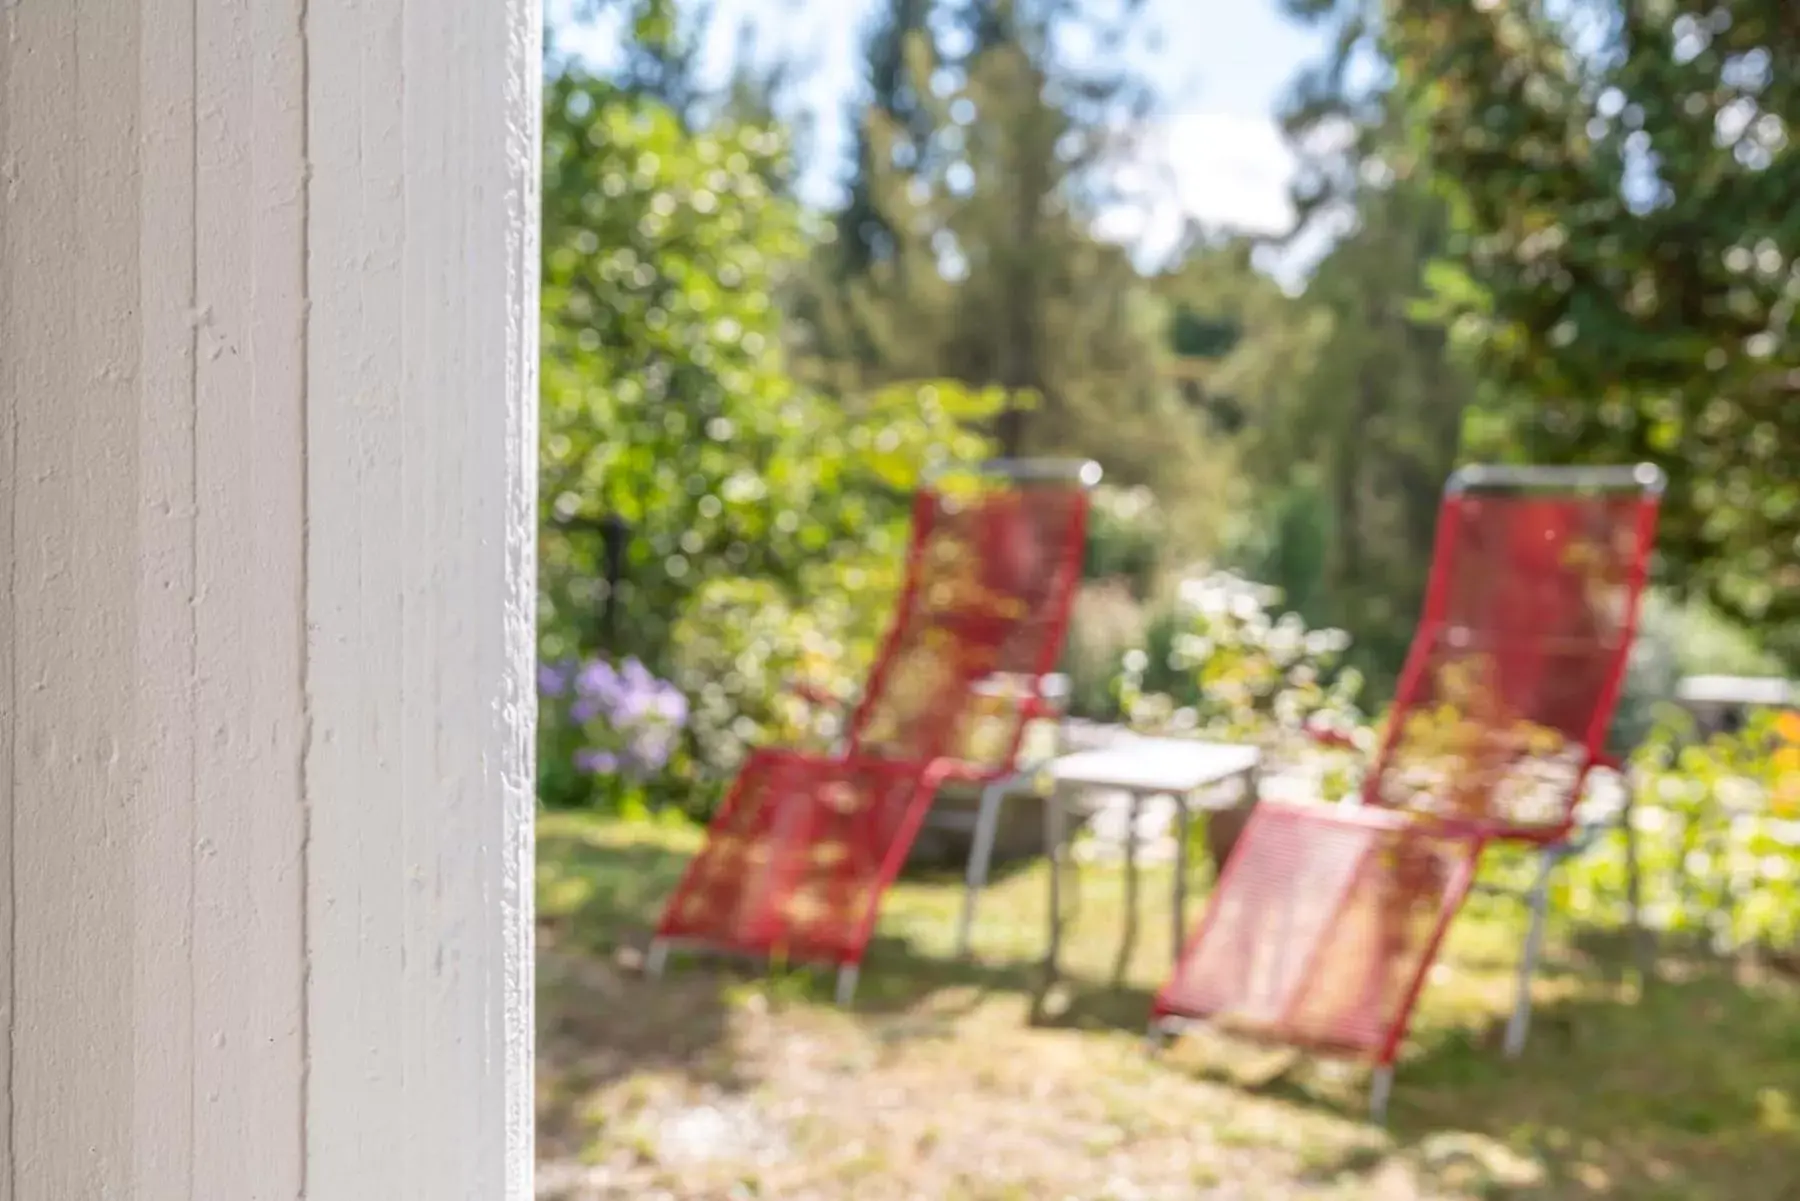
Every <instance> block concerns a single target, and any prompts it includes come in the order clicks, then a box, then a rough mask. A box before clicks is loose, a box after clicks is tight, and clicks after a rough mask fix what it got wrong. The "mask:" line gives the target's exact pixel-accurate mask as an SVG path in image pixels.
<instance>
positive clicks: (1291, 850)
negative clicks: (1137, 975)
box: [1154, 801, 1481, 1057]
mask: <svg viewBox="0 0 1800 1201" xmlns="http://www.w3.org/2000/svg"><path fill="white" fill-rule="evenodd" d="M1480 849H1481V842H1480V839H1479V838H1478V837H1475V836H1471V835H1467V834H1456V833H1451V832H1447V831H1442V830H1433V829H1421V828H1420V827H1419V826H1417V824H1416V823H1415V822H1414V821H1413V820H1412V819H1411V818H1409V817H1407V816H1406V815H1404V814H1397V813H1391V812H1384V811H1382V810H1377V809H1367V808H1342V807H1340V808H1325V807H1323V806H1317V805H1293V804H1282V803H1278V802H1273V801H1265V802H1263V803H1262V804H1260V805H1258V806H1257V808H1256V811H1255V813H1254V815H1253V817H1252V819H1251V821H1250V823H1249V824H1248V826H1247V827H1246V828H1245V830H1244V833H1243V836H1242V837H1241V838H1240V839H1239V841H1238V844H1237V847H1236V848H1235V849H1234V850H1233V852H1232V855H1231V859H1230V860H1229V861H1228V862H1227V864H1226V868H1225V874H1224V876H1223V878H1222V879H1221V880H1220V882H1219V887H1218V889H1217V891H1216V893H1215V894H1214V897H1213V900H1212V903H1211V905H1210V906H1209V908H1208V910H1207V913H1206V917H1205V919H1204V921H1203V924H1202V925H1201V928H1200V930H1199V931H1198V932H1197V934H1196V936H1195V938H1194V940H1193V941H1192V942H1191V943H1190V944H1189V946H1188V948H1187V950H1186V951H1185V953H1184V954H1183V956H1182V958H1181V962H1180V963H1179V964H1177V965H1176V968H1175V972H1174V974H1173V976H1172V977H1171V978H1170V980H1169V981H1168V983H1167V984H1165V985H1164V986H1163V988H1162V990H1161V991H1160V992H1159V993H1158V994H1157V997H1156V1002H1155V1009H1154V1013H1155V1016H1156V1017H1157V1018H1166V1017H1170V1016H1181V1017H1203V1018H1205V1019H1207V1020H1209V1021H1211V1022H1213V1023H1214V1024H1215V1025H1217V1026H1219V1027H1220V1028H1222V1029H1226V1030H1229V1031H1231V1032H1233V1033H1236V1034H1242V1035H1248V1036H1250V1037H1254V1038H1261V1039H1268V1040H1271V1041H1277V1042H1282V1043H1286V1044H1290V1045H1295V1046H1303V1047H1310V1048H1313V1049H1316V1050H1320V1051H1326V1052H1330V1053H1335V1054H1352V1055H1370V1056H1376V1057H1385V1056H1386V1055H1388V1054H1390V1053H1391V1050H1392V1044H1393V1043H1394V1042H1397V1040H1398V1038H1399V1036H1400V1033H1401V1031H1402V1030H1403V1029H1404V1025H1405V1020H1406V1015H1407V1012H1408V1011H1409V1010H1410V1008H1411V1006H1412V999H1413V995H1414V992H1415V990H1416V989H1417V987H1418V983H1419V981H1420V980H1422V979H1423V975H1424V972H1425V969H1426V968H1427V967H1428V966H1429V964H1430V961H1431V958H1432V956H1433V955H1434V954H1435V953H1436V949H1437V944H1438V941H1439V939H1441V938H1442V936H1443V932H1444V929H1445V927H1446V925H1447V924H1448V922H1449V920H1450V917H1451V916H1452V915H1453V914H1454V913H1455V911H1456V908H1457V906H1458V905H1460V904H1461V903H1462V899H1463V897H1464V895H1466V893H1467V891H1468V887H1469V882H1470V880H1471V879H1472V878H1473V875H1474V870H1475V864H1476V860H1477V857H1478V856H1479V854H1480Z"/></svg>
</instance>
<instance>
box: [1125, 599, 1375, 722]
mask: <svg viewBox="0 0 1800 1201" xmlns="http://www.w3.org/2000/svg"><path fill="white" fill-rule="evenodd" d="M1281 600H1282V596H1281V592H1280V590H1279V589H1276V588H1271V587H1269V586H1267V585H1265V584H1259V583H1257V582H1255V581H1253V580H1248V579H1245V578H1244V577H1242V576H1240V575H1237V574H1235V573H1232V572H1227V571H1215V572H1212V573H1210V574H1207V575H1205V576H1201V577H1198V578H1194V579H1189V580H1186V581H1184V582H1183V583H1182V584H1181V586H1180V588H1179V590H1178V593H1177V598H1176V602H1177V613H1176V620H1177V622H1178V628H1177V632H1176V633H1175V635H1174V637H1173V639H1172V640H1171V641H1170V643H1169V650H1168V662H1167V663H1166V665H1153V664H1152V663H1151V660H1150V655H1149V653H1148V652H1147V651H1145V650H1142V649H1138V650H1133V651H1131V652H1129V653H1127V654H1126V655H1125V656H1124V659H1123V662H1122V664H1121V667H1122V671H1121V674H1120V679H1119V681H1118V688H1119V695H1120V699H1121V701H1122V702H1123V703H1124V706H1125V711H1126V714H1127V716H1128V717H1129V718H1130V720H1131V722H1132V724H1133V725H1136V726H1138V727H1140V728H1146V727H1147V728H1153V729H1160V730H1163V731H1166V732H1170V733H1183V732H1207V733H1212V734H1221V735H1230V736H1235V737H1243V736H1249V735H1255V734H1258V733H1267V732H1270V729H1271V727H1273V729H1274V730H1275V731H1289V732H1297V731H1299V730H1300V729H1302V728H1303V727H1305V726H1308V725H1311V724H1318V723H1322V724H1325V725H1328V726H1332V727H1339V726H1341V727H1342V728H1344V729H1346V730H1354V729H1356V728H1357V727H1358V726H1360V724H1361V715H1360V714H1359V713H1358V712H1357V709H1356V705H1355V699H1356V694H1357V692H1358V691H1359V690H1360V689H1361V686H1362V678H1361V676H1360V674H1359V673H1357V672H1356V671H1355V670H1354V669H1351V668H1345V667H1341V666H1340V661H1341V656H1342V655H1343V652H1344V651H1345V650H1347V649H1348V648H1349V646H1350V636H1349V634H1347V633H1346V632H1345V631H1343V630H1339V629H1331V628H1322V629H1308V628H1307V625H1306V622H1305V620H1304V619H1303V618H1301V617H1300V615H1299V614H1297V613H1292V612H1285V613H1280V614H1279V615H1273V614H1272V612H1271V610H1272V609H1273V608H1274V607H1275V606H1278V605H1279V604H1280V603H1281ZM1163 666H1166V667H1167V668H1168V669H1169V672H1170V673H1172V674H1173V676H1174V677H1175V679H1176V680H1177V681H1179V682H1180V686H1179V687H1176V688H1172V689H1170V691H1174V692H1180V693H1184V694H1186V695H1185V696H1183V697H1181V698H1180V699H1178V698H1177V697H1175V696H1171V695H1169V692H1166V691H1160V690H1157V689H1155V688H1153V687H1151V686H1150V684H1151V681H1152V679H1154V678H1155V677H1154V676H1153V674H1152V668H1153V667H1156V668H1160V667H1163ZM1188 682H1191V687H1190V686H1188ZM1165 686H1166V685H1165ZM1184 702H1186V703H1184Z"/></svg>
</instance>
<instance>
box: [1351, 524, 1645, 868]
mask: <svg viewBox="0 0 1800 1201" xmlns="http://www.w3.org/2000/svg"><path fill="white" fill-rule="evenodd" d="M1655 523H1656V499H1655V497H1654V496H1646V495H1644V494H1642V493H1623V494H1621V493H1617V492H1614V493H1610V494H1608V493H1601V494H1597V495H1556V496H1542V495H1534V494H1531V493H1525V494H1517V495H1510V494H1499V495H1484V494H1480V493H1465V494H1460V495H1452V496H1450V497H1448V498H1447V499H1446V501H1445V503H1444V509H1443V514H1442V517H1441V519H1440V524H1439V532H1438V546H1437V554H1436V558H1435V562H1434V564H1433V574H1432V580H1431V584H1430V586H1429V588H1428V590H1427V594H1426V601H1425V612H1424V615H1423V617H1422V619H1421V621H1420V624H1419V630H1418V633H1417V635H1416V636H1415V638H1414V641H1413V647H1412V651H1411V654H1410V656H1409V658H1408V662H1407V665H1406V669H1405V671H1404V673H1403V675H1402V678H1401V683H1400V688H1399V690H1398V694H1397V695H1396V697H1395V700H1394V710H1393V716H1392V718H1391V719H1390V722H1389V727H1388V732H1387V739H1386V742H1385V745H1384V746H1383V748H1382V751H1381V754H1380V755H1379V757H1378V758H1377V760H1376V762H1375V764H1374V766H1373V767H1372V769H1371V771H1370V772H1369V774H1368V776H1367V777H1366V779H1365V782H1364V800H1365V801H1366V802H1367V803H1369V804H1373V805H1381V806H1385V807H1390V808H1400V809H1407V810H1411V811H1416V812H1425V813H1430V814H1433V815H1435V816H1437V817H1439V818H1441V819H1444V820H1447V821H1453V822H1463V823H1472V824H1474V825H1478V826H1480V827H1482V828H1483V829H1485V830H1487V831H1489V832H1490V833H1493V834H1495V835H1497V836H1502V837H1517V838H1528V839H1535V840H1548V839H1554V838H1557V837H1560V836H1561V835H1562V834H1563V833H1564V832H1565V831H1566V830H1567V828H1568V825H1569V822H1570V819H1571V816H1572V814H1573V812H1574V807H1575V804H1576V802H1577V801H1578V800H1579V798H1580V794H1581V786H1582V783H1583V781H1584V779H1585V777H1586V775H1587V772H1588V769H1589V768H1590V767H1591V766H1592V765H1593V763H1594V761H1595V760H1596V759H1598V758H1599V757H1600V756H1601V753H1602V751H1603V749H1604V742H1605V739H1606V735H1607V731H1608V728H1609V726H1610V724H1611V721H1612V715H1613V710H1614V707H1615V705H1616V703H1617V700H1618V695H1619V689H1620V686H1621V684H1622V682H1623V680H1624V676H1625V668H1626V662H1627V658H1628V657H1629V654H1630V651H1631V641H1632V637H1633V634H1634V633H1635V630H1636V625H1637V612H1638V602H1639V598H1640V596H1641V594H1642V592H1643V588H1644V582H1645V576H1646V574H1647V571H1648V565H1649V556H1650V550H1651V545H1652V542H1653V539H1654V536H1655Z"/></svg>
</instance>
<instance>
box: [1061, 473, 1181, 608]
mask: <svg viewBox="0 0 1800 1201" xmlns="http://www.w3.org/2000/svg"><path fill="white" fill-rule="evenodd" d="M1167 537H1168V530H1167V525H1166V522H1165V521H1164V518H1163V514H1162V510H1161V509H1160V508H1159V507H1158V506H1157V504H1156V498H1155V497H1154V496H1153V495H1152V494H1151V492H1150V490H1149V489H1148V488H1141V487H1140V488H1123V489H1120V488H1109V487H1106V486H1104V485H1102V486H1101V487H1098V488H1096V489H1094V493H1093V504H1092V507H1091V509H1090V510H1089V513H1088V534H1087V552H1086V557H1085V559H1084V561H1083V563H1082V574H1083V576H1084V577H1085V578H1087V579H1089V580H1117V581H1122V582H1123V583H1125V584H1126V585H1127V586H1128V587H1129V588H1130V589H1131V591H1132V593H1133V594H1134V595H1135V596H1137V597H1138V598H1139V599H1142V598H1143V597H1146V596H1148V595H1149V594H1150V591H1151V589H1152V588H1153V587H1154V586H1155V583H1156V575H1157V571H1158V569H1159V568H1160V567H1161V565H1162V555H1163V546H1164V543H1165V541H1166V539H1167Z"/></svg>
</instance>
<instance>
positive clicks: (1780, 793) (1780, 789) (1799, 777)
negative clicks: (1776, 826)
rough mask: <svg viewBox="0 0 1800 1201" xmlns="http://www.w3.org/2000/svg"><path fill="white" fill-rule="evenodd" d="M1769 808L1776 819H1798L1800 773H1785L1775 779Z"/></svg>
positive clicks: (1799, 812) (1799, 814)
mask: <svg viewBox="0 0 1800 1201" xmlns="http://www.w3.org/2000/svg"><path fill="white" fill-rule="evenodd" d="M1769 808H1770V809H1772V810H1773V811H1774V814H1775V816H1776V817H1800V771H1790V772H1785V773H1783V774H1782V775H1781V776H1779V777H1778V778H1777V779H1776V781H1775V790H1774V793H1773V794H1772V795H1771V796H1770V798H1769Z"/></svg>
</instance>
